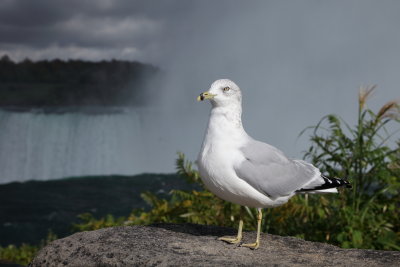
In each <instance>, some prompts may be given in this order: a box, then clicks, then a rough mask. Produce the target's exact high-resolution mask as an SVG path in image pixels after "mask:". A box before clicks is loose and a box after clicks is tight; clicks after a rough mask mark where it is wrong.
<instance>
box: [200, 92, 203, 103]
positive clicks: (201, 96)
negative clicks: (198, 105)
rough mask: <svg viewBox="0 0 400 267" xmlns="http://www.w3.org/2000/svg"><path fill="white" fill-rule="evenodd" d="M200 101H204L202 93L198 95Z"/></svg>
mask: <svg viewBox="0 0 400 267" xmlns="http://www.w3.org/2000/svg"><path fill="white" fill-rule="evenodd" d="M200 100H201V101H203V100H204V93H201V94H200Z"/></svg>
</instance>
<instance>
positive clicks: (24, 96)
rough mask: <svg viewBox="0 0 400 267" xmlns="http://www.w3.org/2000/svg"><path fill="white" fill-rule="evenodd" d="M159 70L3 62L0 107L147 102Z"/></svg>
mask: <svg viewBox="0 0 400 267" xmlns="http://www.w3.org/2000/svg"><path fill="white" fill-rule="evenodd" d="M158 73H159V69H158V68H157V67H154V66H152V65H148V64H143V63H139V62H134V61H121V60H111V61H100V62H88V61H82V60H68V61H63V60H59V59H55V60H43V61H37V62H33V61H31V60H29V59H26V60H24V61H22V62H19V63H16V62H13V61H12V60H11V59H10V58H9V57H8V56H7V55H4V56H3V57H2V58H1V59H0V107H6V106H7V107H22V108H25V107H26V108H29V107H58V106H60V107H77V106H78V107H79V106H126V105H143V104H145V103H146V99H147V97H145V96H146V95H147V94H148V93H149V92H148V89H149V84H150V82H151V81H152V80H154V78H155V77H156V75H157V74H158Z"/></svg>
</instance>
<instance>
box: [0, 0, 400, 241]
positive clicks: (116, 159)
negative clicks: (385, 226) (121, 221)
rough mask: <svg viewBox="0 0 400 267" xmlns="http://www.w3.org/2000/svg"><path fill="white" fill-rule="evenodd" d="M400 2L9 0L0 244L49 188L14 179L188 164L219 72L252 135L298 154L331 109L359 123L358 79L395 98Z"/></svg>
mask: <svg viewBox="0 0 400 267" xmlns="http://www.w3.org/2000/svg"><path fill="white" fill-rule="evenodd" d="M399 12H400V2H398V1H394V0H393V1H390V0H384V1H372V0H371V1H369V0H350V1H349V0H338V1H317V0H307V1H172V0H167V1H149V0H146V1H132V0H126V1H111V0H97V1H80V0H79V1H78V0H70V1H54V0H36V1H22V0H2V1H1V2H0V57H1V59H0V184H3V185H2V187H3V188H4V189H3V191H2V192H3V199H2V202H1V204H0V205H3V215H4V214H8V215H10V214H15V217H13V218H14V219H12V218H8V219H3V222H2V227H3V228H2V229H3V231H2V232H1V231H0V232H1V233H2V235H3V237H5V236H7V238H8V239H7V240H6V239H5V238H3V240H1V238H0V240H1V242H2V245H5V244H8V243H10V242H11V241H13V240H12V237H15V232H13V231H14V230H15V229H16V228H13V227H14V226H15V225H16V224H17V223H16V220H17V219H15V218H17V217H18V216H20V215H21V214H22V213H23V212H20V211H19V212H17V211H16V210H15V205H16V204H15V203H16V202H18V203H20V202H21V201H22V200H24V199H26V198H27V199H29V201H32V199H33V198H34V199H37V198H38V196H37V195H35V197H31V198H28V197H26V196H27V194H28V193H29V194H30V193H33V192H34V191H35V190H39V191H40V190H41V189H35V190H33V189H32V188H31V187H29V188H28V187H27V189H24V190H25V191H23V190H22V189H21V188H22V187H24V186H26V184H23V183H15V182H24V181H30V180H55V179H64V178H71V177H75V178H76V180H75V181H78V180H79V179H81V178H82V177H86V176H95V177H98V178H99V179H103V178H104V177H105V176H109V175H120V176H121V175H122V176H121V177H123V176H132V175H140V174H143V173H151V174H159V175H158V176H157V175H156V176H157V177H158V178H157V179H161V180H162V179H164V178H165V177H164V176H163V174H165V175H166V174H170V173H173V172H174V171H175V160H176V158H177V155H176V153H177V152H178V151H181V152H183V153H185V154H186V157H187V158H188V159H190V160H192V161H194V160H195V159H196V157H197V153H198V151H199V149H200V146H201V143H202V138H203V134H204V132H205V127H206V124H207V119H208V113H209V110H210V105H209V104H208V103H197V102H196V97H197V95H198V94H199V93H201V92H203V91H205V90H207V89H208V88H209V86H210V84H211V83H212V82H213V81H214V80H216V79H220V78H229V79H232V80H233V81H235V82H236V83H237V84H238V85H239V86H240V87H241V89H242V91H243V109H244V111H243V122H244V127H245V129H246V130H247V132H248V133H249V134H250V135H251V136H253V137H254V138H256V139H259V140H262V141H265V142H268V143H270V144H272V145H274V146H276V147H278V148H280V149H281V150H282V151H283V152H284V153H285V154H286V155H287V156H289V157H297V158H301V157H303V152H304V151H305V150H306V149H307V148H308V146H309V140H308V137H307V136H306V137H304V136H303V137H301V138H298V135H299V133H300V132H301V131H302V130H303V129H304V128H306V127H307V126H310V125H315V124H316V123H317V122H318V121H319V119H320V118H321V117H323V116H324V115H326V114H330V113H334V114H337V115H338V116H340V117H342V118H344V119H345V120H346V121H348V122H349V123H350V124H355V123H356V122H357V101H358V100H357V95H358V88H359V87H360V86H365V85H371V84H376V85H378V87H377V89H376V91H375V94H374V95H373V97H372V98H371V100H370V101H369V102H368V105H369V107H371V109H372V110H374V109H379V107H380V106H381V105H382V104H383V103H384V102H386V101H387V100H389V99H396V98H398V97H399V96H400V90H399V85H400V75H399V70H400V31H399V26H400V16H399V15H398V14H399ZM79 177H80V178H79ZM101 177H103V178H101ZM121 177H120V178H121ZM138 177H142V176H138ZM138 177H137V179H140V178H138ZM121 179H122V178H121ZM142 179H144V178H143V177H142ZM165 179H166V178H165ZM165 179H164V180H162V181H163V182H162V183H161V182H160V183H159V185H158V187H157V186H156V187H157V190H164V189H165V188H164V187H165V186H166V184H168V183H169V181H172V180H168V179H167V180H165ZM171 179H172V178H171ZM161 180H160V181H161ZM99 181H100V180H99ZM116 181H118V179H116V180H110V181H109V183H114V182H116ZM13 182H14V183H13ZM94 183H95V181H94V180H91V182H90V184H94ZM90 184H89V185H88V186H89V187H90ZM155 184H157V183H155ZM36 185H37V184H35V186H36ZM48 185H49V184H48ZM6 186H8V187H7V188H6ZM136 186H137V185H136ZM154 186H155V185H154ZM24 188H25V187H24ZM35 188H36V187H35ZM38 188H45V186H44V185H43V186H41V187H38ZM65 188H66V187H63V189H64V190H67V189H65ZM149 188H150V187H149ZM154 188H155V187H154ZM154 188H153V189H154ZM106 189H107V188H105V189H104V190H106ZM13 190H14V191H13ZM46 190H47V191H46ZM46 190H43V192H42V191H40V192H41V193H40V195H42V196H43V199H42V203H47V202H46V199H48V197H49V196H48V195H46V193H45V192H48V191H49V189H46ZM53 190H55V189H54V188H53V189H51V190H50V191H52V192H55V191H53ZM71 190H72V191H74V190H75V189H71ZM99 190H100V189H99ZM137 190H139V189H137ZM154 190H155V189H154ZM157 190H156V191H157ZM72 191H71V192H72ZM75 191H76V190H75ZM164 191H165V192H166V190H164ZM18 192H19V193H18ZM57 192H58V191H57ZM85 192H86V191H85ZM60 194H66V193H65V192H64V193H62V191H60ZM82 194H84V193H82ZM82 194H80V195H81V196H82ZM126 194H127V195H126V199H128V198H130V197H131V196H132V194H131V193H130V192H127V193H126ZM66 195H68V194H66ZM76 197H78V196H76ZM93 198H94V199H95V197H93ZM98 198H100V196H98ZM101 198H104V196H102V197H101ZM16 199H18V201H16ZM106 199H107V198H106ZM115 201H116V202H115V203H118V201H121V200H120V199H119V200H118V199H115ZM137 201H139V200H137ZM135 203H136V202H135ZM13 205H14V206H13ZM24 205H25V204H24ZM38 205H39V204H38ZM91 205H92V204H91ZM135 205H138V204H134V203H133V202H129V203H128V204H127V207H126V210H129V209H131V208H132V207H133V206H135ZM139 206H140V205H139ZM5 207H7V208H5ZM135 207H136V206H135ZM86 208H87V207H85V208H82V209H80V210H79V212H83V211H85V209H86ZM89 208H92V209H93V210H94V212H96V211H98V210H99V208H98V207H95V208H93V207H92V206H90V207H89ZM56 209H57V208H56ZM27 210H32V209H27ZM93 210H92V211H93ZM27 212H28V211H27ZM52 212H53V213H49V212H48V213H45V215H46V216H47V217H46V218H53V217H57V216H59V214H57V213H54V211H52ZM76 212H78V211H76ZM107 212H110V211H109V210H107V211H103V213H101V214H105V213H107ZM123 212H125V211H121V213H123ZM51 214H53V215H51ZM74 214H75V213H74ZM70 215H71V214H70ZM70 215H68V216H70ZM43 216H44V215H43ZM49 216H50V217H49ZM52 216H53V217H52ZM0 217H1V216H0ZM3 218H5V217H3ZM24 220H25V219H24ZM48 220H50V219H48ZM24 223H25V226H26V225H27V224H29V223H30V222H29V220H28V219H26V220H25V221H24ZM20 224H21V223H20ZM13 225H14V226H13ZM15 227H16V226H15ZM29 227H31V226H29ZM54 227H56V226H54V225H53V229H54ZM18 229H19V228H18ZM29 229H31V230H32V229H33V228H29ZM43 231H45V229H43ZM60 231H61V230H60ZM61 232H62V231H61ZM35 238H36V237H35ZM35 238H32V240H34V239H35ZM10 240H11V241H10ZM14 241H15V240H14ZM17 241H18V242H22V241H23V238H20V239H18V240H17ZM17 241H15V242H16V243H18V242H17Z"/></svg>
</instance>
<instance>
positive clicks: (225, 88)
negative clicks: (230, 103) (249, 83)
mask: <svg viewBox="0 0 400 267" xmlns="http://www.w3.org/2000/svg"><path fill="white" fill-rule="evenodd" d="M223 90H224V92H228V91H229V90H231V88H229V87H228V86H227V87H224V89H223Z"/></svg>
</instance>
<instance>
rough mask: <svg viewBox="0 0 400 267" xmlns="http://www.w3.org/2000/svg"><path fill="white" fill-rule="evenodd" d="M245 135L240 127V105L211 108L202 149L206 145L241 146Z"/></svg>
mask: <svg viewBox="0 0 400 267" xmlns="http://www.w3.org/2000/svg"><path fill="white" fill-rule="evenodd" d="M246 137H247V133H246V132H245V130H244V129H243V125H242V107H241V103H237V104H236V103H232V104H231V105H229V106H213V108H212V109H211V115H210V119H209V121H208V127H207V131H206V135H205V138H204V143H203V149H204V148H205V146H207V145H212V144H215V143H216V142H219V144H224V143H229V144H231V145H232V144H236V145H238V146H239V145H241V142H243V140H245V139H246Z"/></svg>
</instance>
